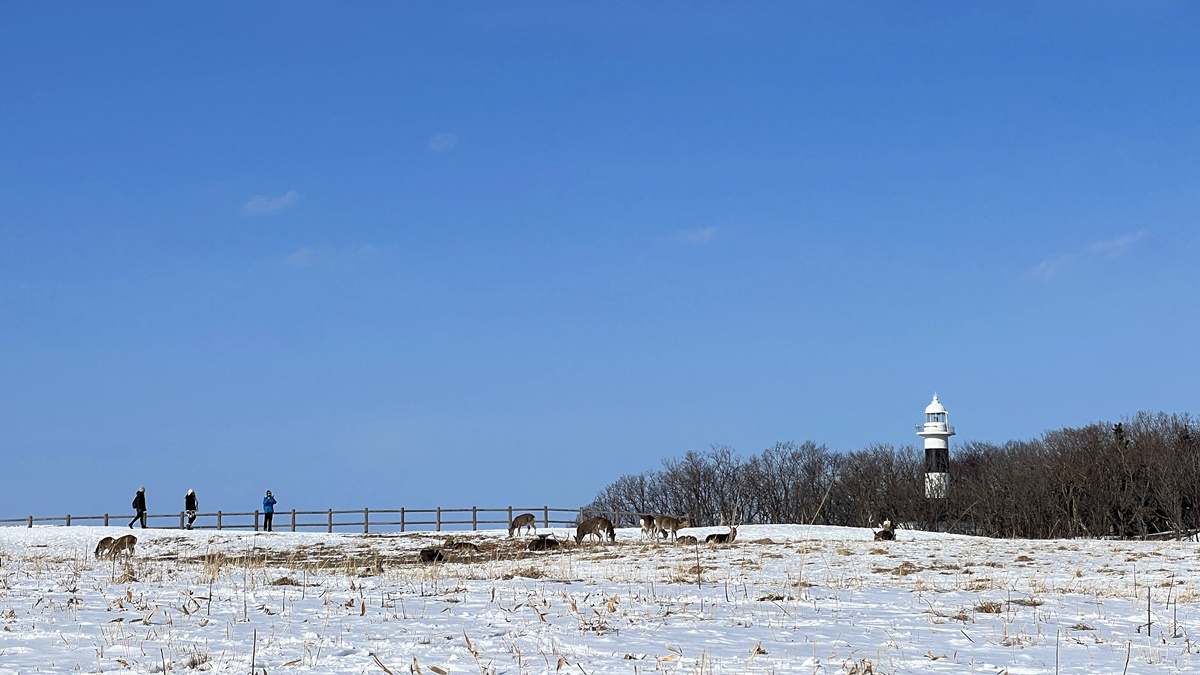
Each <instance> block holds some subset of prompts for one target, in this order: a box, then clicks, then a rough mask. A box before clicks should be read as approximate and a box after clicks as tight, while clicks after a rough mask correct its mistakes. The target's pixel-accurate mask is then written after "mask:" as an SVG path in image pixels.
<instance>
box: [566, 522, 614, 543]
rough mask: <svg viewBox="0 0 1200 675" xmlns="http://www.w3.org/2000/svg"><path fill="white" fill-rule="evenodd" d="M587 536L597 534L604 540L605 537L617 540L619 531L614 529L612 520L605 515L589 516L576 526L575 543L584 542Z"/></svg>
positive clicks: (598, 537) (597, 536) (596, 535)
mask: <svg viewBox="0 0 1200 675" xmlns="http://www.w3.org/2000/svg"><path fill="white" fill-rule="evenodd" d="M587 536H595V537H596V538H597V539H600V540H601V541H603V539H604V537H608V540H609V541H616V540H617V531H616V530H615V529H613V524H612V521H611V520H609V519H608V518H605V517H604V516H596V517H594V518H588V519H587V520H585V521H583V522H582V523H580V524H579V527H577V528H575V543H576V544H582V543H583V538H584V537H587Z"/></svg>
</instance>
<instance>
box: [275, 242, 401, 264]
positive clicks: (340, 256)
mask: <svg viewBox="0 0 1200 675" xmlns="http://www.w3.org/2000/svg"><path fill="white" fill-rule="evenodd" d="M378 252H379V247H377V246H375V245H374V244H354V245H351V246H334V247H329V246H316V247H309V246H306V247H304V248H299V249H296V250H295V251H292V252H291V253H289V254H288V255H287V257H285V258H284V262H285V263H287V265H289V266H290V267H297V268H305V267H313V266H316V265H322V266H326V267H344V266H349V265H351V264H353V263H354V262H355V261H358V260H362V259H364V258H366V257H369V256H373V255H375V254H376V253H378Z"/></svg>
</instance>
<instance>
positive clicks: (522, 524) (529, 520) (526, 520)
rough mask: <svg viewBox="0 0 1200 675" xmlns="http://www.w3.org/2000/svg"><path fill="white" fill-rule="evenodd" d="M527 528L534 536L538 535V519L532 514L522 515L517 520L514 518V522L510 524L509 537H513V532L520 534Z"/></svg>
mask: <svg viewBox="0 0 1200 675" xmlns="http://www.w3.org/2000/svg"><path fill="white" fill-rule="evenodd" d="M527 527H528V528H529V529H530V530H533V533H534V534H537V518H536V517H534V515H533V514H532V513H522V514H521V515H519V516H517V517H516V518H513V519H512V522H511V523H509V524H508V536H510V537H511V536H513V532H518V533H519V532H520V531H521V530H522V529H524V528H527Z"/></svg>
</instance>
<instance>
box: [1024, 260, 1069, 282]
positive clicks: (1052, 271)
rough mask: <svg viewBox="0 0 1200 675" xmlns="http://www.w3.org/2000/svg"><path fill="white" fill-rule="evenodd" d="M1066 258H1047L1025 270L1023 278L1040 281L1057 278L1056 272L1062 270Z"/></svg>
mask: <svg viewBox="0 0 1200 675" xmlns="http://www.w3.org/2000/svg"><path fill="white" fill-rule="evenodd" d="M1065 263H1066V260H1065V259H1064V258H1063V256H1059V257H1057V258H1047V259H1045V260H1043V261H1042V262H1040V263H1038V264H1037V265H1035V266H1034V267H1032V268H1030V269H1028V270H1026V272H1025V278H1026V279H1029V280H1031V281H1040V282H1041V283H1044V284H1045V283H1049V282H1051V281H1054V280H1055V279H1057V278H1058V274H1059V272H1060V271H1062V268H1063V265H1064V264H1065Z"/></svg>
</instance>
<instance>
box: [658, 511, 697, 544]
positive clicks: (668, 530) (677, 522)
mask: <svg viewBox="0 0 1200 675" xmlns="http://www.w3.org/2000/svg"><path fill="white" fill-rule="evenodd" d="M654 522H655V524H656V525H657V526H658V534H659V536H661V537H662V538H663V539H666V538H667V535H668V534H669V535H670V536H671V538H672V539H675V538H677V536H678V535H677V533H678V532H679V530H681V529H682V528H685V527H691V526H692V522H691V521H690V520H688V519H687V516H684V517H683V518H672V517H671V516H659V517H658V518H655V519H654Z"/></svg>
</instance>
